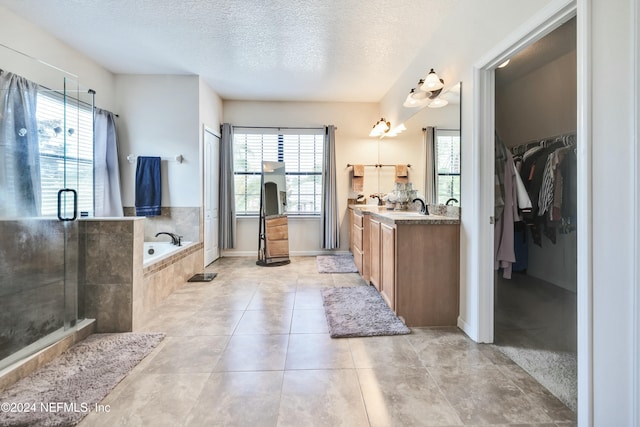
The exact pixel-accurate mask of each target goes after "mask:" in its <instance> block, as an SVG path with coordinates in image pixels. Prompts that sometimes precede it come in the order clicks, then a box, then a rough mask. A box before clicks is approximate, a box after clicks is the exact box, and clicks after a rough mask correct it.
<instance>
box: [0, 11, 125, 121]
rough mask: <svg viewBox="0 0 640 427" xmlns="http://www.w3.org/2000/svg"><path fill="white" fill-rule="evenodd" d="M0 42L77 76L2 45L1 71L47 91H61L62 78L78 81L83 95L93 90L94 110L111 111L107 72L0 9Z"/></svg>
mask: <svg viewBox="0 0 640 427" xmlns="http://www.w3.org/2000/svg"><path fill="white" fill-rule="evenodd" d="M0 43H2V44H4V45H6V46H9V47H10V48H12V49H15V50H17V51H20V52H22V53H24V54H26V55H29V56H31V57H33V58H36V59H38V60H41V61H44V62H46V63H48V64H50V65H53V66H55V67H57V68H61V69H63V70H65V71H67V72H69V73H72V74H75V75H76V76H78V77H77V78H76V77H71V76H70V75H69V74H66V73H63V72H60V71H58V70H55V69H53V68H51V67H48V66H46V65H43V64H41V63H39V62H37V61H35V60H33V59H29V58H28V57H26V56H24V55H20V54H18V53H15V52H13V51H11V50H9V49H6V48H4V47H2V46H0V68H1V69H3V70H5V71H9V72H12V73H15V74H18V75H20V76H23V77H26V78H27V79H29V80H32V81H34V82H36V83H39V84H41V85H43V86H45V87H48V88H50V89H62V87H63V78H68V79H70V81H75V82H78V83H79V84H80V88H81V89H82V90H83V92H84V91H86V90H87V89H93V90H95V91H96V98H95V100H96V105H97V106H98V107H101V108H104V109H106V110H109V111H114V108H115V97H114V90H113V89H114V84H115V77H114V75H113V74H112V73H111V72H109V71H108V70H106V69H105V68H103V67H101V66H100V65H98V64H97V63H96V62H94V61H92V60H91V59H90V58H87V57H86V56H84V55H82V54H80V53H79V52H78V51H76V50H74V49H72V48H71V47H69V46H67V45H66V44H64V43H62V42H61V41H59V40H57V39H55V38H53V37H51V35H49V34H48V33H46V32H44V31H43V30H42V29H41V28H40V27H38V26H36V25H34V24H32V23H30V22H28V21H25V20H24V19H22V18H21V17H19V16H17V15H15V14H14V13H13V12H11V11H10V10H8V9H6V8H4V7H2V6H0ZM76 87H77V84H76ZM81 99H82V98H81ZM114 112H116V113H117V111H114Z"/></svg>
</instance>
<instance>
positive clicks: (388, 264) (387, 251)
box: [379, 224, 397, 311]
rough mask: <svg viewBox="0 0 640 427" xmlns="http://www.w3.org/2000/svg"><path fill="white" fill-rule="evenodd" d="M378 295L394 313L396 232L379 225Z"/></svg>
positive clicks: (391, 228) (385, 225) (386, 226)
mask: <svg viewBox="0 0 640 427" xmlns="http://www.w3.org/2000/svg"><path fill="white" fill-rule="evenodd" d="M380 243H381V244H380V270H381V271H380V289H379V290H380V294H382V298H384V300H385V301H386V302H387V304H388V305H389V307H391V309H392V310H394V311H396V261H397V260H396V230H395V227H392V226H389V225H387V224H380Z"/></svg>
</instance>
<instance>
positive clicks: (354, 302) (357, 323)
mask: <svg viewBox="0 0 640 427" xmlns="http://www.w3.org/2000/svg"><path fill="white" fill-rule="evenodd" d="M322 300H323V305H324V312H325V315H326V316H327V323H328V324H329V333H330V334H331V337H332V338H348V337H374V336H381V335H404V334H409V333H411V331H410V330H409V328H407V327H406V326H405V325H404V323H402V321H401V320H400V319H398V317H397V316H396V315H395V314H394V313H393V311H391V309H390V308H389V306H388V305H387V304H386V303H385V302H384V300H383V299H382V296H381V295H380V293H378V291H377V290H376V288H374V287H373V286H352V287H346V288H324V289H322Z"/></svg>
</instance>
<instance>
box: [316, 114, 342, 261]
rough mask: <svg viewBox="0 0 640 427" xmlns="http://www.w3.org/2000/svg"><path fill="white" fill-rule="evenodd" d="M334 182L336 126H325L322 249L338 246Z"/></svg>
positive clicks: (338, 225)
mask: <svg viewBox="0 0 640 427" xmlns="http://www.w3.org/2000/svg"><path fill="white" fill-rule="evenodd" d="M339 219H340V216H339V211H338V191H337V183H336V128H335V126H333V125H330V126H327V127H325V133H324V160H323V165H322V212H321V222H322V249H336V248H339V247H340V223H339Z"/></svg>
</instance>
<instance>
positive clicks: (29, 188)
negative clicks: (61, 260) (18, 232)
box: [0, 70, 41, 217]
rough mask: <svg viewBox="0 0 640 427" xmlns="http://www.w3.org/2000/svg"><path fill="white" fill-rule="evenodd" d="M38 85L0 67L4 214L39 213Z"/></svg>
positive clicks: (0, 183)
mask: <svg viewBox="0 0 640 427" xmlns="http://www.w3.org/2000/svg"><path fill="white" fill-rule="evenodd" d="M37 99H38V85H37V84H36V83H34V82H31V81H29V80H27V79H25V78H23V77H20V76H17V75H15V74H13V73H8V72H6V71H2V70H0V217H8V216H9V217H12V216H39V215H40V205H41V195H40V193H41V189H40V149H39V146H38V121H37V118H36V103H37Z"/></svg>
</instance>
